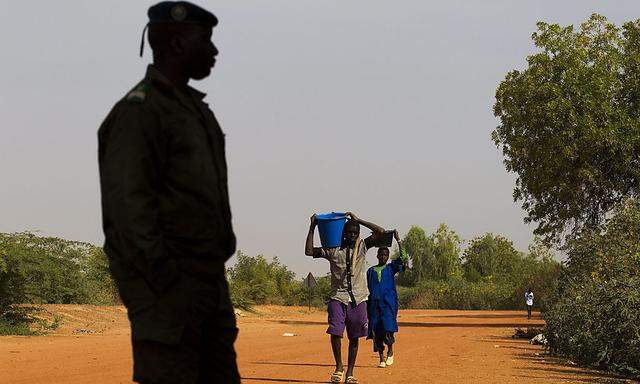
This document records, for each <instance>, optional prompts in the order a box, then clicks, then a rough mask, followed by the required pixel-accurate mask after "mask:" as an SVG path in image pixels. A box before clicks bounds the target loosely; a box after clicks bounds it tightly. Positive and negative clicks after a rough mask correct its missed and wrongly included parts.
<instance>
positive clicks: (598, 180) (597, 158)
mask: <svg viewBox="0 0 640 384" xmlns="http://www.w3.org/2000/svg"><path fill="white" fill-rule="evenodd" d="M532 38H533V42H534V44H535V46H536V47H537V48H539V50H540V52H538V53H536V54H534V55H531V56H529V57H528V59H527V62H528V67H527V68H526V69H525V70H522V71H518V70H514V71H511V72H509V73H508V74H507V76H506V78H505V79H504V81H503V82H502V83H501V84H500V86H499V87H498V90H497V92H496V103H495V106H494V113H495V115H496V116H497V117H498V118H499V119H500V124H499V126H498V127H497V128H496V130H495V131H494V132H493V134H492V137H493V141H494V142H495V144H496V145H497V146H498V147H501V148H502V151H503V154H504V157H505V160H504V164H505V166H506V169H507V170H508V171H510V172H514V173H516V174H517V180H516V186H515V189H514V193H513V196H514V199H515V200H516V201H522V208H523V209H524V210H525V211H526V212H527V216H526V218H525V222H527V223H531V222H535V223H537V224H538V226H537V228H536V230H535V233H536V234H539V235H544V236H545V237H546V239H547V240H559V237H560V235H562V234H563V232H564V231H566V230H569V231H571V232H573V233H576V232H577V231H579V230H580V228H583V227H584V226H587V227H588V226H595V225H597V224H599V223H601V222H602V221H603V219H604V218H605V215H606V214H607V213H608V212H610V211H611V210H612V209H614V208H615V207H616V206H617V205H619V204H620V203H621V202H622V201H623V200H624V199H625V197H628V196H636V195H637V194H638V185H640V184H639V183H640V157H638V155H637V154H638V153H639V152H640V109H639V108H638V107H639V104H638V103H640V97H639V96H640V21H634V22H630V23H627V24H625V25H624V26H623V27H622V28H618V27H616V26H615V25H613V24H611V23H609V22H607V20H606V19H605V18H604V17H603V16H600V15H595V14H594V15H593V16H591V18H590V19H589V20H588V21H587V22H585V23H584V24H582V25H581V27H580V28H579V29H577V30H576V29H574V27H573V26H568V27H561V26H559V25H557V24H547V23H543V22H540V23H538V30H537V32H536V33H534V34H533V36H532Z"/></svg>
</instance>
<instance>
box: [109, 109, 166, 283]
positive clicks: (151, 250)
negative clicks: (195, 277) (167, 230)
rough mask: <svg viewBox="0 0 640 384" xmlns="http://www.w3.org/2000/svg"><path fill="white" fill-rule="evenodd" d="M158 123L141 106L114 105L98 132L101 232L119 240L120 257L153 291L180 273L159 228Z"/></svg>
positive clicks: (160, 155)
mask: <svg viewBox="0 0 640 384" xmlns="http://www.w3.org/2000/svg"><path fill="white" fill-rule="evenodd" d="M159 124H160V122H159V121H157V118H156V117H154V115H153V114H151V113H149V112H148V111H146V110H145V109H144V105H140V104H124V105H120V106H119V107H116V108H115V109H114V111H113V112H112V114H111V116H110V117H109V118H108V121H106V122H105V124H104V126H103V128H104V129H103V128H101V130H100V133H99V145H100V148H99V163H100V179H101V189H102V204H103V215H105V234H106V235H107V236H109V235H112V236H114V237H116V238H117V239H118V243H119V245H120V246H121V247H122V248H123V249H120V252H121V253H122V255H121V257H125V258H131V259H132V260H131V261H132V262H133V264H134V265H135V266H136V267H137V268H138V269H139V270H140V272H141V273H142V274H143V275H144V276H145V278H146V279H147V281H148V282H149V283H150V284H151V285H152V286H153V287H154V289H156V290H159V291H161V290H163V289H164V288H166V287H167V286H168V285H170V284H171V283H172V282H173V281H175V280H176V279H177V277H178V273H177V269H176V265H175V260H173V259H171V258H170V257H169V255H168V253H167V249H166V247H165V245H164V243H163V239H162V236H161V233H160V231H159V229H158V196H157V190H158V187H159V185H160V181H159V178H160V169H161V167H162V164H163V162H164V158H165V150H164V148H165V146H164V144H163V138H162V136H161V134H160V127H159Z"/></svg>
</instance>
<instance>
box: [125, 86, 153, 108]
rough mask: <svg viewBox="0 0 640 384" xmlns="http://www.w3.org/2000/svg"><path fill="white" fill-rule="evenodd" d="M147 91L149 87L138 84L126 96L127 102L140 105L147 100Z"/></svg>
mask: <svg viewBox="0 0 640 384" xmlns="http://www.w3.org/2000/svg"><path fill="white" fill-rule="evenodd" d="M148 91H149V85H148V84H146V83H140V84H138V86H136V87H135V88H134V89H133V90H132V91H131V92H129V93H128V94H127V98H126V99H127V101H130V102H134V103H142V102H143V101H144V100H145V99H146V98H147V92H148Z"/></svg>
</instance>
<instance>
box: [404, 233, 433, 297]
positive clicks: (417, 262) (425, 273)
mask: <svg viewBox="0 0 640 384" xmlns="http://www.w3.org/2000/svg"><path fill="white" fill-rule="evenodd" d="M402 244H403V246H404V248H405V250H406V251H407V252H408V253H409V257H410V259H411V269H410V270H408V271H406V272H404V273H402V274H400V276H399V277H398V283H399V284H402V285H415V284H416V283H417V282H419V281H425V280H427V279H429V278H431V276H432V271H433V267H434V264H435V257H434V250H435V244H434V241H433V239H432V238H431V237H427V234H426V233H425V231H424V229H422V228H420V227H418V226H415V225H414V226H412V227H411V228H410V229H409V231H408V232H407V234H406V235H405V236H404V238H403V239H402Z"/></svg>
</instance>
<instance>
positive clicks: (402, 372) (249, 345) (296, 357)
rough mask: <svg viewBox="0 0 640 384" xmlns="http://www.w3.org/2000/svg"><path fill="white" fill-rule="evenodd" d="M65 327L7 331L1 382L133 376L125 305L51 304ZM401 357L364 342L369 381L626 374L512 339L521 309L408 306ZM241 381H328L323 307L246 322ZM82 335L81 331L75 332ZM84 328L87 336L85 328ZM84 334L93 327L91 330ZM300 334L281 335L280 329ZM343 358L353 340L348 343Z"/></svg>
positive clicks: (362, 374) (263, 314)
mask: <svg viewBox="0 0 640 384" xmlns="http://www.w3.org/2000/svg"><path fill="white" fill-rule="evenodd" d="M47 308H48V310H49V311H50V312H53V313H58V314H62V316H63V317H64V322H63V326H62V327H61V328H60V329H58V330H57V331H56V332H55V333H54V334H52V335H49V336H38V337H11V336H5V337H0V383H12V384H22V383H25V384H26V383H29V384H39V383H47V384H49V383H51V384H54V383H60V384H63V383H64V384H80V383H82V384H85V383H94V384H107V383H108V384H115V383H126V384H129V383H131V380H130V375H131V352H130V345H129V332H128V324H127V321H126V317H125V312H124V310H123V309H122V308H119V307H91V306H47ZM399 321H400V327H401V331H400V333H398V335H397V350H396V364H395V365H394V366H393V367H390V368H387V369H379V368H376V367H375V366H376V365H377V355H376V354H374V353H373V351H372V347H371V343H370V342H369V341H367V342H361V346H360V353H359V356H358V367H357V368H356V375H357V376H358V378H359V379H360V382H362V383H376V384H385V383H563V382H564V383H618V382H622V381H621V380H616V379H614V378H611V377H608V376H607V375H604V374H601V373H597V372H592V371H587V370H584V369H580V368H577V367H573V366H571V365H568V364H566V361H559V360H557V359H551V358H548V357H546V356H544V354H543V353H542V351H541V350H540V348H539V347H536V346H531V345H529V344H528V343H527V342H526V341H521V340H513V339H511V338H510V335H511V334H512V332H513V327H515V326H526V325H527V324H529V325H531V324H542V321H540V320H532V321H527V320H526V319H525V318H523V316H522V312H508V311H507V312H504V311H501V312H494V311H417V310H407V311H401V314H400V318H399ZM239 326H240V337H239V340H238V342H237V350H238V360H239V364H240V370H241V373H242V376H243V378H244V379H243V382H244V383H247V384H250V383H325V382H326V380H327V379H328V375H329V373H330V372H331V371H332V357H331V354H330V348H329V343H328V336H327V335H325V334H324V330H325V328H326V326H325V314H324V313H323V312H322V311H314V312H312V313H308V312H307V311H306V309H304V308H282V307H271V306H267V307H260V308H259V314H248V315H247V316H245V317H241V318H240V319H239ZM74 332H75V333H74ZM79 332H81V334H78V333H79ZM86 332H95V333H90V334H86ZM285 332H290V333H295V334H296V336H294V337H284V336H282V335H283V333H285ZM343 351H344V352H343V353H344V356H345V359H346V345H344V346H343Z"/></svg>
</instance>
